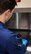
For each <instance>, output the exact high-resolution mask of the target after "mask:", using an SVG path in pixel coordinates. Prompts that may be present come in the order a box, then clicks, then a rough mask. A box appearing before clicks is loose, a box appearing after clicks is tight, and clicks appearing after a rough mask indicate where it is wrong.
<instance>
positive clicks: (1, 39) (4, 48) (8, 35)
mask: <svg viewBox="0 0 31 54" xmlns="http://www.w3.org/2000/svg"><path fill="white" fill-rule="evenodd" d="M25 50H26V46H25V45H22V46H21V47H20V48H18V43H17V40H16V35H15V34H14V33H13V32H12V31H9V30H8V29H7V28H6V27H5V25H4V24H3V23H2V22H0V54H24V53H25Z"/></svg>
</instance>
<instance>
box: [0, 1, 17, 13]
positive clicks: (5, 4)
mask: <svg viewBox="0 0 31 54" xmlns="http://www.w3.org/2000/svg"><path fill="white" fill-rule="evenodd" d="M15 5H17V4H16V1H15V0H0V14H2V13H3V12H4V11H6V10H8V9H10V10H12V9H13V8H14V7H15Z"/></svg>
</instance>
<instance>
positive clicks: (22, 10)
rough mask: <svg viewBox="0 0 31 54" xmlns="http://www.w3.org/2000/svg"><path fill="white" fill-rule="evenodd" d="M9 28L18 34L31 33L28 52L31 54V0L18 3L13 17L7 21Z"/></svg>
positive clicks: (27, 53) (30, 34)
mask: <svg viewBox="0 0 31 54" xmlns="http://www.w3.org/2000/svg"><path fill="white" fill-rule="evenodd" d="M6 26H7V28H8V29H10V30H12V31H13V32H15V34H18V33H19V32H20V33H21V34H22V33H23V32H24V36H25V35H26V34H29V36H30V42H29V45H28V47H27V51H26V54H31V0H21V2H18V3H17V6H16V7H15V11H14V13H13V16H12V17H11V19H10V20H9V21H8V22H7V23H6Z"/></svg>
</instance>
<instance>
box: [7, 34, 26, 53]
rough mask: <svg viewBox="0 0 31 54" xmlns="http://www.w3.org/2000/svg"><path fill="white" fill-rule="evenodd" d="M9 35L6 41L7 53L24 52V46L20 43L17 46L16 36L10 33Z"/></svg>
mask: <svg viewBox="0 0 31 54" xmlns="http://www.w3.org/2000/svg"><path fill="white" fill-rule="evenodd" d="M10 36H11V37H9V39H8V40H7V41H6V48H7V51H8V53H9V54H25V51H26V46H24V45H22V46H21V47H20V48H18V43H17V40H16V36H15V35H13V34H10Z"/></svg>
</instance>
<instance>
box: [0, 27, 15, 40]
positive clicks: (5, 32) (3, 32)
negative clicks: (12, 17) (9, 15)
mask: <svg viewBox="0 0 31 54" xmlns="http://www.w3.org/2000/svg"><path fill="white" fill-rule="evenodd" d="M0 34H1V36H3V37H5V38H6V39H7V38H10V37H13V36H15V34H14V33H13V32H12V31H10V30H8V29H6V28H3V29H2V30H0Z"/></svg>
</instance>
